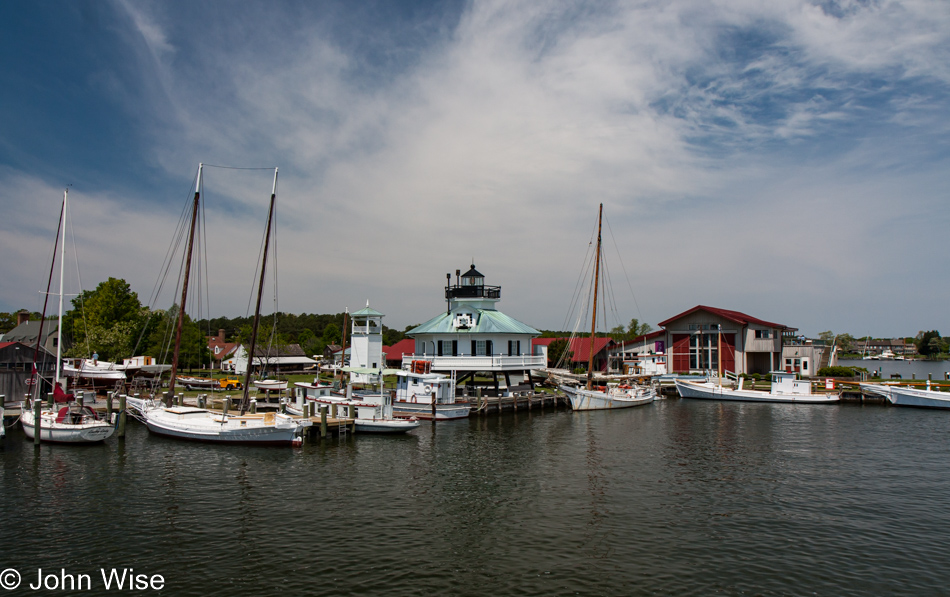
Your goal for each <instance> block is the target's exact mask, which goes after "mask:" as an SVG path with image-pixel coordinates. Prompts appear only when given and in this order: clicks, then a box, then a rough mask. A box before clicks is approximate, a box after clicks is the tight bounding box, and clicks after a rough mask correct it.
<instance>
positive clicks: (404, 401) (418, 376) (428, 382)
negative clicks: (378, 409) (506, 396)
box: [393, 360, 472, 421]
mask: <svg viewBox="0 0 950 597" xmlns="http://www.w3.org/2000/svg"><path fill="white" fill-rule="evenodd" d="M431 366H432V362H431V361H424V360H416V361H412V364H411V365H410V366H409V368H407V369H399V370H396V371H394V374H395V375H396V401H395V403H394V404H393V408H394V412H395V414H396V416H402V417H416V418H419V419H429V420H431V419H433V418H434V419H435V420H436V421H450V420H452V419H464V418H467V417H468V415H469V412H471V410H472V405H471V403H469V402H458V401H456V398H455V387H454V384H453V383H452V378H450V377H448V376H446V375H442V374H441V373H432V372H431Z"/></svg>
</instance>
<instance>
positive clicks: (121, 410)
mask: <svg viewBox="0 0 950 597" xmlns="http://www.w3.org/2000/svg"><path fill="white" fill-rule="evenodd" d="M126 416H127V415H126V413H125V394H119V427H118V429H116V432H115V434H116V437H118V438H119V439H125V419H126Z"/></svg>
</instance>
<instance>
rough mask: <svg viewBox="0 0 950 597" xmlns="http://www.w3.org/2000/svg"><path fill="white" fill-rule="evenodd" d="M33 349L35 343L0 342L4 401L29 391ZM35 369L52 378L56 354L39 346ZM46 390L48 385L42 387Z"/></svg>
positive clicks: (19, 397) (0, 387) (1, 381)
mask: <svg viewBox="0 0 950 597" xmlns="http://www.w3.org/2000/svg"><path fill="white" fill-rule="evenodd" d="M33 323H34V324H35V323H37V322H35V321H34V322H33ZM33 341H34V342H35V341H36V334H34V335H33ZM34 349H35V345H33V346H31V345H28V344H24V343H23V342H0V395H2V396H4V401H5V402H17V401H20V400H23V397H24V395H26V394H28V393H29V392H30V390H31V386H30V378H32V377H33V351H34ZM36 369H37V371H38V372H39V373H40V375H41V376H43V377H46V378H52V377H53V375H54V374H55V371H56V355H55V354H52V353H50V352H49V351H47V350H46V349H44V348H43V347H40V350H39V354H37V356H36ZM48 391H49V388H48V387H46V388H43V392H48Z"/></svg>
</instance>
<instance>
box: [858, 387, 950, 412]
mask: <svg viewBox="0 0 950 597" xmlns="http://www.w3.org/2000/svg"><path fill="white" fill-rule="evenodd" d="M859 387H860V388H861V392H862V393H864V394H875V395H877V396H883V397H884V398H886V399H887V401H888V402H890V403H891V404H894V405H896V406H918V407H922V408H950V392H941V391H940V390H937V389H933V386H932V385H931V384H930V382H929V381H928V382H927V387H926V389H922V388H912V387H908V386H900V385H896V384H879V383H862V384H859Z"/></svg>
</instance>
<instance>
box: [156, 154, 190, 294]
mask: <svg viewBox="0 0 950 597" xmlns="http://www.w3.org/2000/svg"><path fill="white" fill-rule="evenodd" d="M197 178H198V172H197V171H195V176H194V178H192V179H191V184H190V186H189V187H188V189H189V191H190V192H189V194H188V198H189V200H188V201H186V202H185V205H184V206H182V211H181V215H179V217H178V228H176V230H175V233H173V234H172V240H171V242H170V243H169V244H168V250H167V251H166V252H165V259H164V260H163V261H162V267H161V268H160V269H159V271H158V277H157V278H156V280H155V285H154V286H153V287H152V294H151V296H150V297H149V303H148V306H149V307H151V308H155V307H157V306H158V297H159V295H160V294H161V288H162V285H163V284H164V280H165V278H166V277H167V271H168V270H167V268H166V264H170V263H171V260H172V259H173V256H174V253H175V251H176V250H177V249H176V247H178V246H179V244H180V241H179V240H177V239H180V237H181V232H179V231H181V230H183V228H184V223H185V220H186V215H185V214H186V213H187V212H188V208H189V207H190V205H191V199H192V198H193V196H194V192H193V191H192V189H194V188H195V183H196V179H197ZM163 271H164V272H165V275H164V276H163V275H162V272H163Z"/></svg>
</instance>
